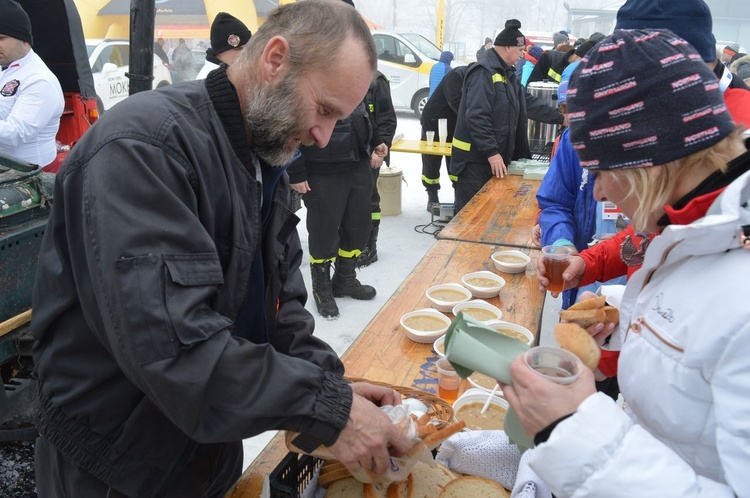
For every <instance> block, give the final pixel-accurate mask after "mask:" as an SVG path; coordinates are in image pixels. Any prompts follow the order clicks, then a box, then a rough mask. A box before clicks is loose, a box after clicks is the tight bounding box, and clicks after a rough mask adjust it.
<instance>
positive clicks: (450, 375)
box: [435, 358, 461, 403]
mask: <svg viewBox="0 0 750 498" xmlns="http://www.w3.org/2000/svg"><path fill="white" fill-rule="evenodd" d="M435 366H436V367H437V372H438V396H439V397H440V399H442V400H444V401H447V402H448V403H453V402H454V401H456V399H457V398H458V388H459V387H460V385H461V378H460V377H459V376H458V372H456V370H454V368H453V366H452V365H451V363H450V362H449V361H448V360H446V359H445V358H440V359H439V360H438V361H437V362H436V363H435Z"/></svg>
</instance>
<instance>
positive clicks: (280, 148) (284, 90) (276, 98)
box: [245, 77, 306, 167]
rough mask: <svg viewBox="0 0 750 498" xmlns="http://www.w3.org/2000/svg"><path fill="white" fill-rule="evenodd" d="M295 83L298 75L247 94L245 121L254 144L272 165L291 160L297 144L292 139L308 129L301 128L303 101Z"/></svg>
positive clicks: (255, 149)
mask: <svg viewBox="0 0 750 498" xmlns="http://www.w3.org/2000/svg"><path fill="white" fill-rule="evenodd" d="M296 83H297V78H294V77H288V78H285V79H284V80H283V81H282V82H281V83H279V84H278V85H276V86H275V87H274V86H265V87H263V88H261V89H259V90H258V91H256V92H254V93H250V94H249V95H248V96H247V100H246V110H245V121H246V123H247V126H248V129H249V130H251V133H252V140H253V143H252V147H251V148H252V149H253V151H254V152H255V153H256V154H257V155H258V156H259V157H260V158H261V159H263V160H264V161H266V162H267V163H268V164H270V165H272V166H276V167H281V166H285V165H286V164H287V163H288V162H289V161H291V160H292V157H294V153H295V151H296V150H297V147H296V146H292V145H291V144H290V140H291V139H292V138H295V137H297V138H299V137H301V136H303V135H304V134H305V133H306V132H304V131H303V130H300V121H301V118H300V116H302V111H301V108H302V103H301V99H300V97H299V95H298V94H297V88H296V87H297V84H296Z"/></svg>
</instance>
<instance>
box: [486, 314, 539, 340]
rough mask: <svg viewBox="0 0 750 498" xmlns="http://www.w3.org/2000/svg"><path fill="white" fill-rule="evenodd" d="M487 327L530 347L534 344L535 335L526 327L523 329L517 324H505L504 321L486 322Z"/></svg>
mask: <svg viewBox="0 0 750 498" xmlns="http://www.w3.org/2000/svg"><path fill="white" fill-rule="evenodd" d="M485 325H487V326H488V327H489V328H491V329H494V330H496V331H497V332H500V333H501V334H504V335H507V336H508V337H512V338H513V339H518V340H519V341H521V342H523V343H524V344H528V345H529V346H531V343H532V342H534V334H532V333H531V331H530V330H529V329H527V328H526V327H522V326H520V325H517V324H515V323H510V322H504V321H502V320H490V321H489V322H486V323H485Z"/></svg>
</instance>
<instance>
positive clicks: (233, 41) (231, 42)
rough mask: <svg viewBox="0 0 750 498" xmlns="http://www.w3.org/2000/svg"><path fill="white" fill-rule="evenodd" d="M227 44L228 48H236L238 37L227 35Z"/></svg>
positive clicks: (238, 41) (238, 43)
mask: <svg viewBox="0 0 750 498" xmlns="http://www.w3.org/2000/svg"><path fill="white" fill-rule="evenodd" d="M227 43H228V44H229V46H230V47H234V48H237V47H238V46H239V45H240V37H239V36H237V35H229V36H228V37H227Z"/></svg>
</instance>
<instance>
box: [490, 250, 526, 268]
mask: <svg viewBox="0 0 750 498" xmlns="http://www.w3.org/2000/svg"><path fill="white" fill-rule="evenodd" d="M503 256H513V257H514V258H515V257H518V258H521V259H523V261H524V262H523V263H520V262H519V263H508V262H505V261H502V260H501V258H502V257H503ZM492 262H493V263H494V264H495V268H497V269H498V271H501V272H505V273H523V272H525V271H526V267H527V266H528V265H529V263H530V262H531V258H530V257H529V256H528V255H527V254H524V253H522V252H521V251H517V250H510V251H498V252H496V253H493V254H492Z"/></svg>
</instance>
